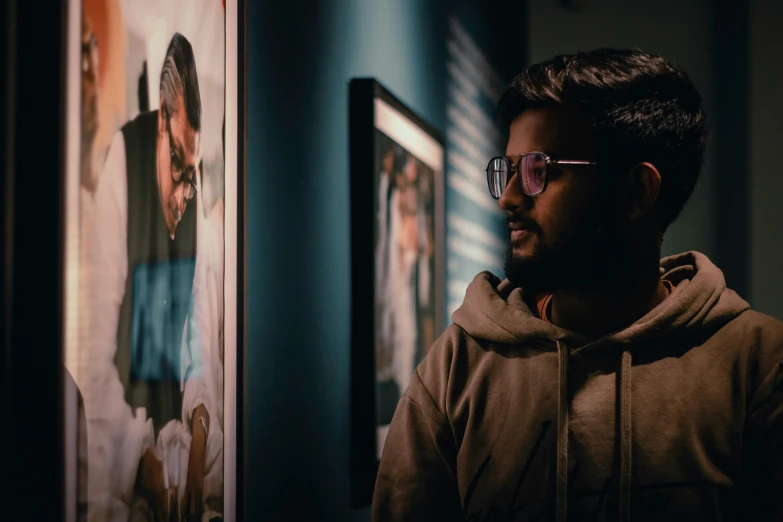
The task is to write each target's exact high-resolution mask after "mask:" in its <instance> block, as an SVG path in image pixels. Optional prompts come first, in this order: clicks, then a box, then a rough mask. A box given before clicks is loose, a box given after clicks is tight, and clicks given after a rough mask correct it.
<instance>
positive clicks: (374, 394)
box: [350, 79, 445, 507]
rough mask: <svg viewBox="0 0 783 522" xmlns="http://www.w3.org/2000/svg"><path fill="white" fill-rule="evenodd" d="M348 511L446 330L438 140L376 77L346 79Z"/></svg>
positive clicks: (369, 488) (370, 479) (362, 493)
mask: <svg viewBox="0 0 783 522" xmlns="http://www.w3.org/2000/svg"><path fill="white" fill-rule="evenodd" d="M350 146H351V233H352V238H351V249H352V255H351V261H352V267H351V273H352V314H351V317H352V332H351V333H352V370H351V387H352V392H351V393H352V406H351V415H352V430H351V436H352V440H351V451H352V454H351V468H352V480H351V482H352V503H353V505H354V507H362V506H366V505H368V504H369V503H370V502H371V499H372V492H373V486H374V484H375V476H376V474H377V471H378V462H379V461H380V458H381V455H382V453H383V446H384V442H385V440H386V434H387V431H388V429H389V425H390V424H391V420H392V417H393V415H394V411H395V409H396V407H397V403H398V402H399V400H400V397H402V395H403V393H404V392H405V390H406V389H407V387H408V384H409V383H410V380H411V377H412V375H413V372H414V370H415V368H416V366H417V365H418V364H419V362H421V360H422V359H423V358H424V357H425V356H426V354H427V351H428V350H429V348H430V346H432V344H433V342H434V341H435V339H436V337H437V336H438V335H439V334H440V333H441V332H442V331H443V328H444V324H443V323H444V317H445V311H444V294H445V290H444V286H445V281H444V280H445V270H444V267H445V262H444V256H445V249H444V237H445V230H444V229H445V226H444V177H443V176H444V174H443V172H444V146H443V140H442V138H441V137H440V135H439V133H438V132H437V131H435V129H433V128H432V127H431V126H430V125H428V124H427V123H426V122H424V121H423V120H422V119H421V118H420V117H418V116H417V115H416V114H414V113H413V112H412V111H411V110H410V109H408V108H407V107H406V106H405V105H404V104H403V103H402V102H400V101H399V100H398V99H397V98H396V97H394V96H393V95H392V94H390V93H389V91H387V90H386V89H385V88H383V87H382V86H381V85H380V84H379V83H378V82H377V81H375V80H373V79H354V80H352V81H351V84H350Z"/></svg>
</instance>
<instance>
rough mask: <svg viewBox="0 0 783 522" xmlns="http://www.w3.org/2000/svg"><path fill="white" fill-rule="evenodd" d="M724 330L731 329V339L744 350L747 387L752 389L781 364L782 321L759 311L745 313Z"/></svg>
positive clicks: (782, 352) (782, 345)
mask: <svg viewBox="0 0 783 522" xmlns="http://www.w3.org/2000/svg"><path fill="white" fill-rule="evenodd" d="M727 327H729V328H731V337H732V338H734V339H736V340H737V341H738V344H740V345H745V346H746V347H747V348H746V349H747V350H748V351H747V369H748V377H749V379H750V384H751V388H752V389H753V390H755V389H756V388H757V387H758V385H759V384H760V382H761V381H762V380H763V379H764V378H766V377H767V376H768V374H769V373H770V372H771V371H773V369H774V368H775V367H776V366H777V365H779V364H780V362H781V361H783V322H781V321H779V320H777V319H775V318H774V317H770V316H769V315H766V314H763V313H761V312H757V311H755V310H747V311H745V312H743V313H742V314H740V315H738V316H737V317H736V318H735V319H734V320H733V321H731V322H730V323H729V324H728V325H727Z"/></svg>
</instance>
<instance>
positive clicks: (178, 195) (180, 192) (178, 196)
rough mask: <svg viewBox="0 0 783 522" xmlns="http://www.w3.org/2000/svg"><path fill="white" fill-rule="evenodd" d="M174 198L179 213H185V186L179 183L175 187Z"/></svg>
mask: <svg viewBox="0 0 783 522" xmlns="http://www.w3.org/2000/svg"><path fill="white" fill-rule="evenodd" d="M174 198H175V201H176V202H177V208H178V209H179V211H180V213H182V212H185V205H186V204H187V202H186V201H185V184H184V183H180V184H179V185H177V188H176V189H175V190H174Z"/></svg>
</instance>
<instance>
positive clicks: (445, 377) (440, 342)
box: [406, 323, 475, 417]
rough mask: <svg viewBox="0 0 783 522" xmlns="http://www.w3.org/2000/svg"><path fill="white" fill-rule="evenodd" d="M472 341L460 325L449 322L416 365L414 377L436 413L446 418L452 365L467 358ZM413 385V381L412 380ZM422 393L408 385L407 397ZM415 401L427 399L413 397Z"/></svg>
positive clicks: (452, 383)
mask: <svg viewBox="0 0 783 522" xmlns="http://www.w3.org/2000/svg"><path fill="white" fill-rule="evenodd" d="M472 343H475V341H474V340H473V339H472V338H471V337H470V336H469V335H468V334H467V333H466V332H465V330H463V329H462V328H461V327H460V326H458V325H456V324H454V323H452V324H450V325H449V326H448V327H447V328H446V330H444V332H443V333H442V334H441V335H440V336H439V337H438V338H437V339H436V340H435V342H434V343H433V345H432V347H431V348H430V350H429V352H427V356H426V357H425V358H424V360H423V361H422V362H421V363H419V366H418V367H417V368H416V374H417V376H418V377H419V382H420V384H421V386H422V387H423V388H424V390H423V391H425V392H426V393H427V395H428V396H429V397H430V398H431V400H432V402H433V403H434V405H435V406H436V407H437V409H438V411H439V413H440V414H441V415H443V416H444V417H445V416H446V411H447V409H448V407H447V405H448V399H449V395H450V393H449V392H450V389H452V388H453V387H454V384H455V383H454V375H453V373H454V369H455V365H457V364H460V363H461V361H463V360H464V359H467V358H468V354H467V350H468V345H469V344H472ZM412 382H413V381H412ZM418 393H421V391H419V390H416V387H415V386H410V387H409V388H408V391H407V392H406V395H413V394H418ZM411 399H413V400H414V401H415V402H419V400H417V399H420V400H425V399H426V397H413V396H411Z"/></svg>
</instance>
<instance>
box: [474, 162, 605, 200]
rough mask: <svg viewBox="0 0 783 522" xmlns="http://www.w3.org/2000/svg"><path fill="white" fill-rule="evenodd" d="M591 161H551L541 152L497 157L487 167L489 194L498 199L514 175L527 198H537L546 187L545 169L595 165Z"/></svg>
mask: <svg viewBox="0 0 783 522" xmlns="http://www.w3.org/2000/svg"><path fill="white" fill-rule="evenodd" d="M595 164H596V163H594V162H592V161H572V160H553V159H552V158H550V157H549V156H547V155H546V154H544V153H543V152H528V153H527V154H521V155H519V156H498V157H497V158H492V159H491V160H490V161H489V164H488V165H487V184H488V185H489V193H490V194H491V195H492V197H493V198H495V199H500V196H501V195H502V194H503V191H504V190H505V189H506V186H507V185H508V183H509V181H511V178H512V177H514V173H517V174H519V175H518V176H517V178H518V180H519V183H520V185H521V187H522V192H524V193H525V194H526V195H528V196H531V197H533V196H538V195H539V194H541V193H542V192H544V190H546V185H547V181H548V179H547V167H549V166H550V165H595Z"/></svg>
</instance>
